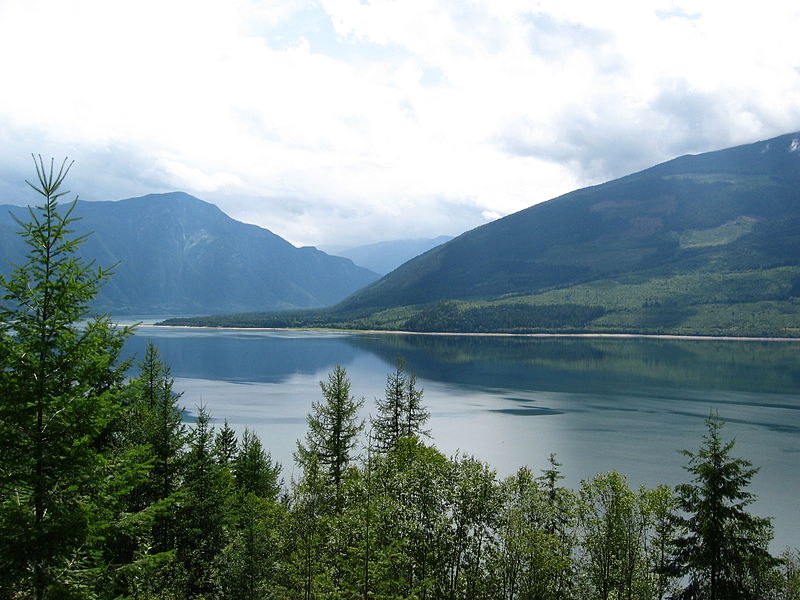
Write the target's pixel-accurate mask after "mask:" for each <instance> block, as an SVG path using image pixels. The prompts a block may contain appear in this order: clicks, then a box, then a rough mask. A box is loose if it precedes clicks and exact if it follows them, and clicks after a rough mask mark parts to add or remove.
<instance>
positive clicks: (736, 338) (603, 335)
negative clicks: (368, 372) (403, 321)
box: [137, 323, 800, 342]
mask: <svg viewBox="0 0 800 600" xmlns="http://www.w3.org/2000/svg"><path fill="white" fill-rule="evenodd" d="M137 327H163V328H169V329H198V330H201V331H203V330H223V331H315V332H323V333H352V334H361V333H369V334H382V335H430V336H451V337H457V336H458V337H521V338H611V339H615V338H616V339H654V340H691V341H726V342H800V338H790V337H746V336H730V335H670V334H666V333H485V332H484V333H481V332H474V333H452V332H446V331H389V330H386V329H325V328H313V327H308V328H294V327H214V326H208V325H157V324H155V323H152V324H146V325H145V324H140V325H137Z"/></svg>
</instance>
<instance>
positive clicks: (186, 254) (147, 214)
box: [0, 192, 377, 314]
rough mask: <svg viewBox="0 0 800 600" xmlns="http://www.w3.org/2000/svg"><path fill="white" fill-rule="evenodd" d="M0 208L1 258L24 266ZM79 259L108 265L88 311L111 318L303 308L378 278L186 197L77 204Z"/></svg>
mask: <svg viewBox="0 0 800 600" xmlns="http://www.w3.org/2000/svg"><path fill="white" fill-rule="evenodd" d="M9 213H11V214H14V215H16V216H18V217H19V218H21V219H23V220H25V219H27V218H28V217H27V209H26V208H23V207H19V206H5V207H0V252H2V255H3V257H4V258H5V259H6V261H4V262H3V264H2V265H0V269H1V270H2V272H4V273H7V272H8V271H9V270H10V266H9V265H8V262H11V263H19V262H20V261H21V260H24V254H25V252H26V248H25V246H24V243H23V242H22V240H21V238H20V237H19V236H18V235H17V234H16V231H17V230H18V229H19V226H18V225H17V224H16V223H15V222H14V221H13V220H12V218H11V216H10V214H9ZM74 216H76V217H80V220H78V221H76V222H75V223H74V229H75V231H76V233H77V234H82V233H91V235H89V237H88V238H87V240H86V241H85V242H84V244H83V245H82V246H81V254H82V256H84V257H85V258H87V259H89V260H94V261H95V262H96V263H97V264H98V265H101V266H111V265H116V266H115V267H114V275H113V277H112V278H111V279H110V280H109V281H108V282H107V283H106V284H105V285H104V286H103V288H102V289H101V290H100V293H99V294H98V296H97V298H96V301H95V303H94V305H95V306H96V307H97V308H99V309H102V310H105V311H109V312H112V313H114V314H196V313H209V312H238V311H251V310H271V309H272V310H276V309H289V308H310V307H318V306H325V305H330V304H334V303H336V302H338V301H340V300H341V299H342V298H344V297H346V296H347V295H349V294H351V293H352V292H353V291H355V290H356V289H358V288H360V287H363V286H364V285H366V284H367V283H370V282H372V281H374V280H375V279H376V278H377V275H376V274H375V273H372V272H371V271H369V270H367V269H364V268H362V267H357V266H355V265H354V264H353V263H352V262H351V261H350V260H349V259H346V258H341V257H336V256H330V255H328V254H326V253H324V252H321V251H319V250H317V249H315V248H309V247H304V248H296V247H295V246H293V245H292V244H290V243H289V242H287V241H286V240H284V239H283V238H281V237H279V236H277V235H275V234H274V233H272V232H271V231H269V230H267V229H264V228H262V227H258V226H256V225H248V224H245V223H241V222H239V221H236V220H234V219H232V218H230V217H229V216H227V215H226V214H225V213H223V212H222V211H221V210H220V209H219V208H217V207H216V206H214V205H212V204H209V203H207V202H204V201H202V200H199V199H198V198H195V197H193V196H190V195H189V194H185V193H182V192H172V193H167V194H151V195H148V196H142V197H139V198H129V199H127V200H119V201H115V202H83V201H78V202H77V205H76V207H75V212H74Z"/></svg>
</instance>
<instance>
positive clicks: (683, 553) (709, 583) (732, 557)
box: [671, 415, 778, 600]
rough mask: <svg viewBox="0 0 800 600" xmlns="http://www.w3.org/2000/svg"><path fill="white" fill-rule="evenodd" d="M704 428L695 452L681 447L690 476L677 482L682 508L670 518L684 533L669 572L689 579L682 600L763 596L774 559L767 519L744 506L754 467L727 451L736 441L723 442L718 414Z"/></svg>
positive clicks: (735, 599) (749, 496)
mask: <svg viewBox="0 0 800 600" xmlns="http://www.w3.org/2000/svg"><path fill="white" fill-rule="evenodd" d="M706 428H707V432H706V434H705V435H704V436H703V443H702V444H701V446H700V449H699V450H698V451H697V452H691V451H689V450H683V451H682V454H684V455H685V456H688V457H689V464H688V466H686V467H685V468H686V470H687V471H688V472H689V473H691V474H692V476H693V477H692V481H691V482H690V483H682V484H680V485H678V486H677V487H676V492H677V495H678V508H679V509H680V511H681V512H680V513H677V514H676V515H675V516H674V519H675V523H676V525H677V526H678V527H680V528H681V529H683V530H684V531H685V532H686V533H685V534H684V535H682V536H680V537H678V538H677V539H676V540H675V546H676V550H675V555H674V557H673V561H672V566H671V574H673V575H675V576H677V577H684V578H687V579H688V583H687V585H686V587H685V588H684V589H683V591H682V592H681V593H680V595H679V598H683V599H686V600H689V599H693V598H703V599H706V598H707V599H708V600H723V599H724V600H739V599H742V600H744V599H748V600H749V599H756V598H762V597H764V596H765V594H764V589H763V587H764V585H766V583H765V582H766V579H765V578H767V576H768V574H769V573H770V571H771V570H772V568H773V567H774V566H776V565H777V562H778V561H776V560H775V559H774V558H773V557H772V556H771V555H770V553H769V551H768V544H769V542H770V540H771V539H772V525H771V523H770V521H769V519H765V518H761V517H756V516H753V515H751V514H750V513H748V512H747V510H746V508H747V506H749V505H750V504H752V503H753V501H754V500H755V497H754V496H753V494H752V493H750V492H748V491H747V486H748V485H750V480H751V479H752V478H753V476H754V475H755V474H756V473H757V472H758V469H756V468H753V466H752V463H750V461H748V460H745V459H742V458H734V457H732V456H731V450H732V449H733V447H734V444H735V441H733V440H732V441H730V442H723V441H722V439H721V437H720V429H721V428H722V422H721V421H720V419H719V418H718V417H716V416H714V415H712V416H710V417H709V418H708V419H706Z"/></svg>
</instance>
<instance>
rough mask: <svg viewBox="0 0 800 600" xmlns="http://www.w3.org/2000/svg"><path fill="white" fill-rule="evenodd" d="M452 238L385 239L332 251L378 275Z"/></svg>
mask: <svg viewBox="0 0 800 600" xmlns="http://www.w3.org/2000/svg"><path fill="white" fill-rule="evenodd" d="M452 239H453V236H450V235H440V236H438V237H435V238H417V239H407V240H387V241H385V242H377V243H375V244H366V245H364V246H356V247H354V248H347V249H343V250H337V251H333V252H332V253H333V254H336V255H337V256H344V257H345V258H349V259H350V260H352V261H353V262H354V263H355V264H357V265H359V266H361V267H364V268H365V269H369V270H370V271H374V272H375V273H378V274H380V275H386V274H387V273H389V272H391V271H394V270H395V269H396V268H397V267H399V266H400V265H402V264H403V263H405V262H408V261H409V260H411V259H412V258H415V257H417V256H419V255H420V254H422V253H424V252H427V251H428V250H430V249H431V248H435V247H436V246H440V245H442V244H444V243H445V242H449V241H450V240H452Z"/></svg>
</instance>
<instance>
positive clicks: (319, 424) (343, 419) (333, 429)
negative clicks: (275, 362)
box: [297, 365, 364, 513]
mask: <svg viewBox="0 0 800 600" xmlns="http://www.w3.org/2000/svg"><path fill="white" fill-rule="evenodd" d="M319 385H320V389H321V390H322V396H323V398H324V401H323V402H314V403H313V404H312V407H311V414H309V415H308V418H307V422H308V432H307V433H306V441H305V444H301V443H299V442H298V444H297V458H298V460H299V462H300V464H301V465H305V464H308V463H309V460H310V455H314V456H315V457H316V461H317V462H318V464H319V468H320V469H321V470H322V471H323V472H324V473H325V474H326V476H327V479H328V482H329V484H330V485H331V486H332V488H333V496H334V498H333V500H334V503H333V507H334V510H335V512H337V513H338V512H341V510H342V500H343V498H342V487H343V484H344V477H345V470H346V469H347V467H348V466H349V465H350V463H351V461H352V460H353V459H354V458H355V456H354V452H355V447H356V442H357V441H358V434H359V433H360V432H361V430H362V429H363V428H364V422H363V421H360V420H359V419H358V411H359V409H360V408H361V407H362V406H363V405H364V399H363V398H361V399H359V400H357V399H356V398H355V397H354V396H351V395H350V380H349V379H348V377H347V372H346V371H345V369H344V368H343V367H341V366H339V365H337V366H336V368H335V369H334V370H333V372H332V373H330V374H329V375H328V382H327V383H325V382H324V381H320V383H319Z"/></svg>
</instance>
